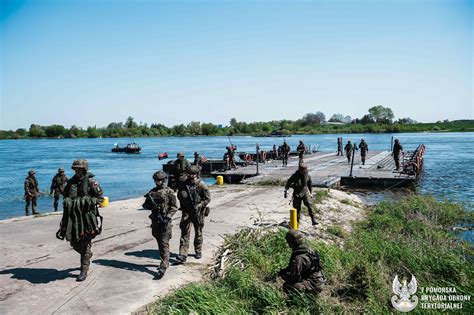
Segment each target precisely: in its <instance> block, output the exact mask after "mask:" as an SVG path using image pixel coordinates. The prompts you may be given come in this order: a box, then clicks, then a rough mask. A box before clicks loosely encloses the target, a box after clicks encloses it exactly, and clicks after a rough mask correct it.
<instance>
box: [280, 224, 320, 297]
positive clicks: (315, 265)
mask: <svg viewBox="0 0 474 315" xmlns="http://www.w3.org/2000/svg"><path fill="white" fill-rule="evenodd" d="M286 241H287V243H288V245H289V246H290V247H291V249H292V253H291V257H290V262H289V264H288V267H286V268H284V269H282V270H280V272H279V273H278V275H279V276H280V277H281V278H282V279H283V280H285V283H284V284H283V290H284V291H285V292H286V293H289V292H292V291H300V292H311V293H319V292H321V290H322V287H323V285H324V282H325V280H324V275H323V273H322V270H323V268H322V264H321V261H320V258H319V254H318V253H317V252H313V251H312V250H311V249H309V248H308V247H306V246H305V245H304V244H303V236H302V235H301V233H300V232H298V231H295V230H290V231H288V233H287V234H286Z"/></svg>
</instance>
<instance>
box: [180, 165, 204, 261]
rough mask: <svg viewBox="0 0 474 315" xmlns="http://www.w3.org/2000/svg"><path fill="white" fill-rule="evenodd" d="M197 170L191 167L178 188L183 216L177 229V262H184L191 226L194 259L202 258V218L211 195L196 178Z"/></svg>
mask: <svg viewBox="0 0 474 315" xmlns="http://www.w3.org/2000/svg"><path fill="white" fill-rule="evenodd" d="M198 172H199V170H198V168H197V167H196V166H194V165H193V166H191V167H190V168H189V172H188V178H187V179H186V181H185V182H183V183H182V184H181V185H180V187H179V188H178V199H179V203H180V209H181V210H182V212H183V214H182V217H181V223H180V224H179V228H180V229H181V239H180V242H179V256H178V257H177V258H176V259H177V260H178V261H179V262H181V263H184V262H186V259H187V256H188V249H189V238H190V234H191V224H192V225H193V226H194V250H195V253H196V255H195V257H196V259H200V258H201V257H202V242H203V237H202V228H203V227H204V217H206V216H207V215H209V207H208V206H207V205H208V204H209V202H210V201H211V193H210V192H209V189H208V188H207V186H206V185H205V184H204V183H203V182H201V181H200V180H199V179H198V178H197V174H198Z"/></svg>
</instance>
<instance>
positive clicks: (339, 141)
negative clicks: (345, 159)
mask: <svg viewBox="0 0 474 315" xmlns="http://www.w3.org/2000/svg"><path fill="white" fill-rule="evenodd" d="M339 155H340V156H343V154H342V137H340V138H337V156H339Z"/></svg>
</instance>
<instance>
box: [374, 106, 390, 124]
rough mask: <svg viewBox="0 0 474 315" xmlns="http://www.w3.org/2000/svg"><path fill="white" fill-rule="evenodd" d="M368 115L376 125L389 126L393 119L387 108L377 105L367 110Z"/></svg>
mask: <svg viewBox="0 0 474 315" xmlns="http://www.w3.org/2000/svg"><path fill="white" fill-rule="evenodd" d="M369 114H370V115H371V116H372V118H373V119H374V120H375V121H376V122H377V123H383V124H390V123H392V119H393V117H394V115H393V111H392V110H391V109H390V108H389V107H383V106H382V105H377V106H373V107H371V108H369Z"/></svg>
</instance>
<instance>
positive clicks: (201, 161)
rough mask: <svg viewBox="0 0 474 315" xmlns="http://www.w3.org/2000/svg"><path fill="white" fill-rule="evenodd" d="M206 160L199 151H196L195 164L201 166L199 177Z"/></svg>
mask: <svg viewBox="0 0 474 315" xmlns="http://www.w3.org/2000/svg"><path fill="white" fill-rule="evenodd" d="M203 162H204V161H203V160H202V157H201V156H200V155H199V153H198V152H194V162H193V165H196V166H197V167H199V174H198V177H199V178H201V170H202V163H203Z"/></svg>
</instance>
